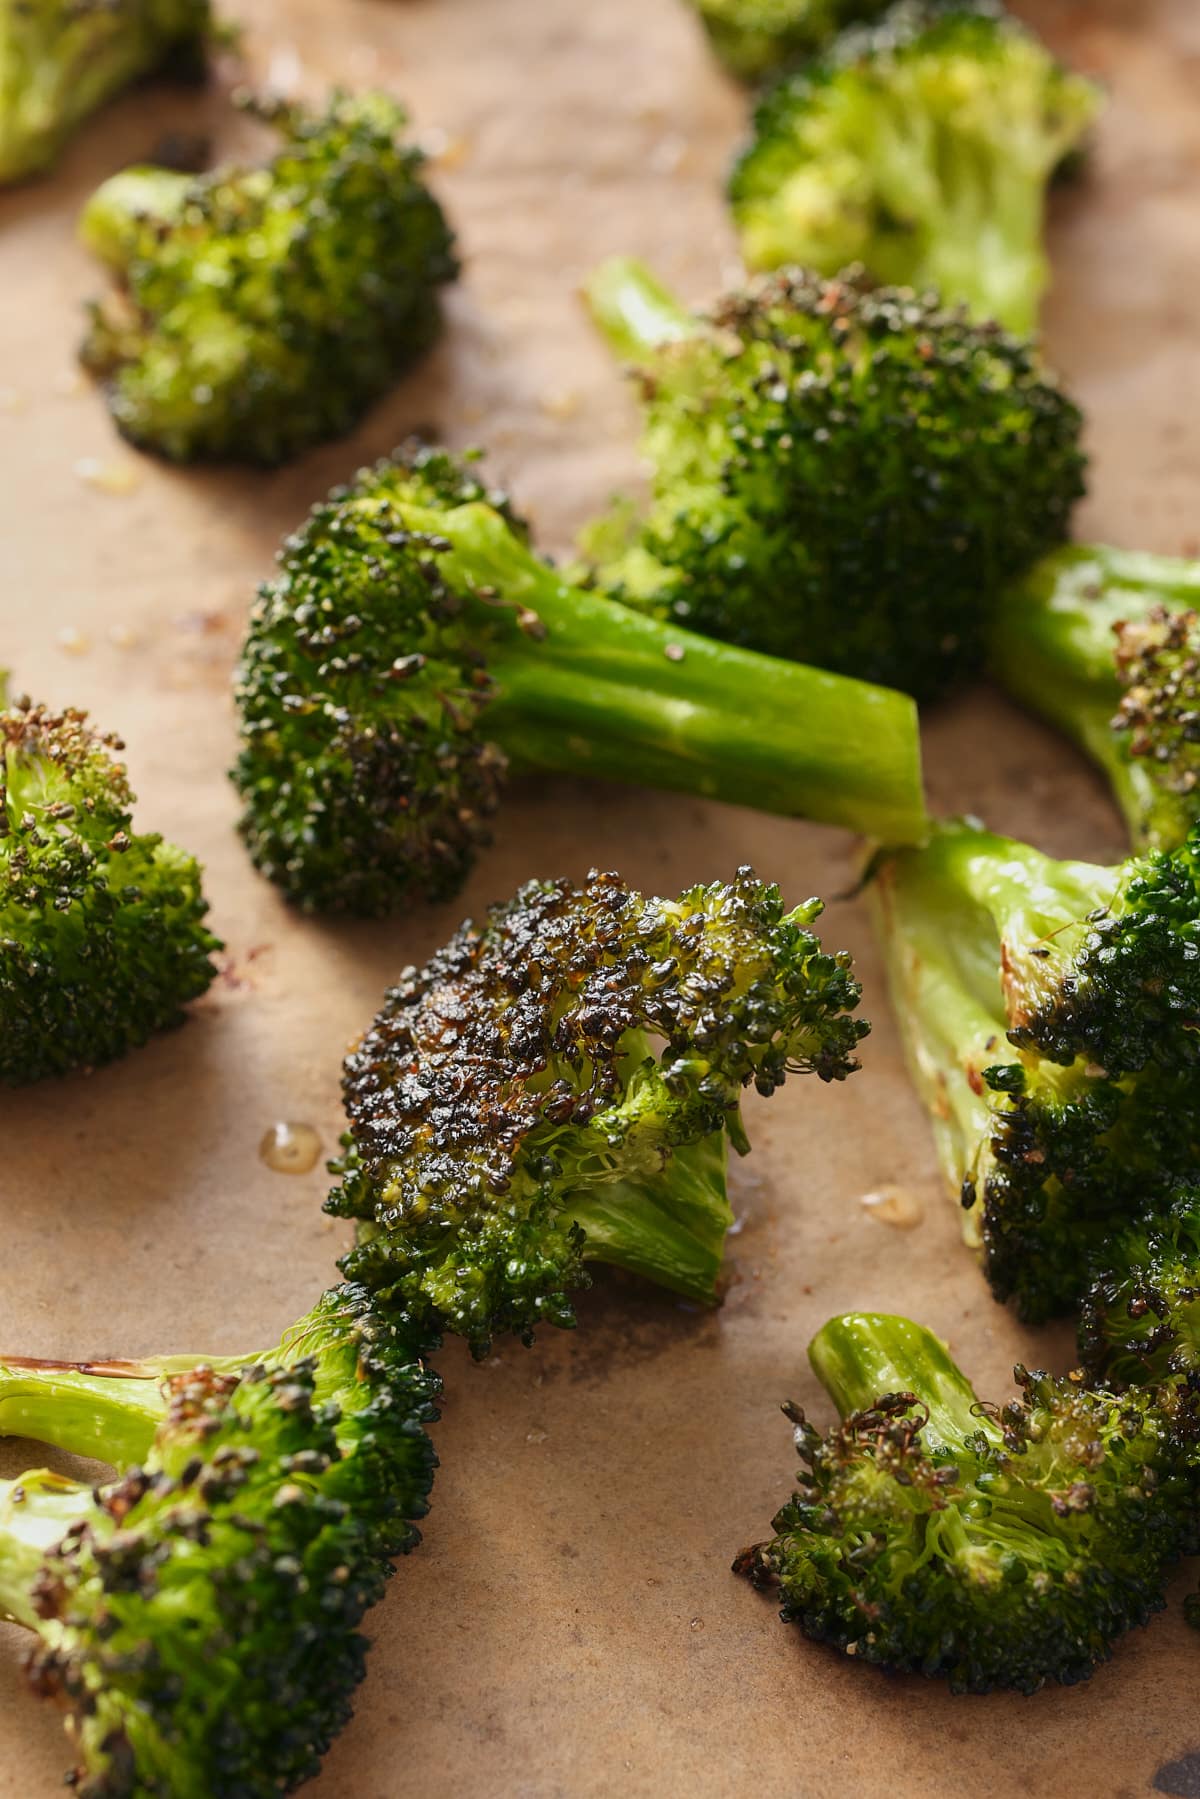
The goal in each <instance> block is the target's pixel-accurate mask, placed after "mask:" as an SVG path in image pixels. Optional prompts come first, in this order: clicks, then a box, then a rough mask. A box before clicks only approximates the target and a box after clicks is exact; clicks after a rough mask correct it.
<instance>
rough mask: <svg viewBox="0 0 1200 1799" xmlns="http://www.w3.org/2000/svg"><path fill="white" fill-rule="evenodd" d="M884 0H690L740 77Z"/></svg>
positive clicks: (869, 12) (772, 68) (771, 66)
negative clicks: (693, 0) (692, 0)
mask: <svg viewBox="0 0 1200 1799" xmlns="http://www.w3.org/2000/svg"><path fill="white" fill-rule="evenodd" d="M888 3H889V0H695V5H696V7H697V10H698V11H699V13H700V17H701V19H702V20H703V21H704V25H705V29H706V30H707V32H708V35H709V38H710V40H711V42H712V47H713V49H714V50H715V51H716V53H717V55H718V56H719V57H720V59H721V61H722V62H723V63H724V64H725V66H726V68H727V69H728V70H729V71H730V73H731V74H733V75H736V76H737V77H738V78H739V80H741V81H761V80H763V78H764V77H765V76H767V75H772V74H774V73H776V72H777V71H778V70H780V69H782V68H785V67H786V66H787V65H788V64H789V63H793V62H796V61H798V60H799V59H800V58H801V57H803V56H808V55H810V54H811V53H812V52H813V51H814V50H819V49H821V48H822V46H823V45H824V44H826V43H827V42H828V41H829V39H830V38H831V37H833V35H834V34H835V32H838V31H840V30H841V29H842V27H843V26H845V25H850V24H853V23H854V21H855V20H857V19H873V18H876V17H877V16H878V14H879V13H881V12H883V11H884V9H885V8H886V6H887V5H888Z"/></svg>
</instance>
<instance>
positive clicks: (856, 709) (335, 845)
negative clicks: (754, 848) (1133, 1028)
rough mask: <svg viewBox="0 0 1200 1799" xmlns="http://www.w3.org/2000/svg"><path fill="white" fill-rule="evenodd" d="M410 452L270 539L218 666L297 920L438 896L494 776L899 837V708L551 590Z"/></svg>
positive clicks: (556, 585)
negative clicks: (565, 777)
mask: <svg viewBox="0 0 1200 1799" xmlns="http://www.w3.org/2000/svg"><path fill="white" fill-rule="evenodd" d="M495 500H496V496H490V495H488V494H486V492H485V490H484V489H483V488H482V487H481V486H480V485H479V483H478V481H477V480H475V478H474V477H473V476H472V475H471V474H470V473H469V472H468V471H467V470H466V469H463V468H460V467H459V466H458V465H457V464H456V463H455V462H454V461H453V460H452V459H451V458H449V457H448V456H445V455H443V454H440V453H437V452H431V451H426V452H422V453H417V454H412V455H409V456H408V458H407V459H403V458H401V459H399V460H396V461H392V462H383V463H380V464H379V466H378V467H377V468H375V469H373V470H364V471H363V472H362V473H360V474H359V476H358V477H357V479H356V480H355V482H354V485H353V486H352V487H350V488H347V489H341V490H338V491H336V492H335V493H334V494H333V495H332V496H331V498H330V500H329V502H328V503H327V504H325V505H323V506H318V507H317V508H316V509H315V510H314V512H313V513H312V515H311V517H310V518H309V520H308V521H307V523H306V524H305V526H304V527H303V529H302V530H301V531H300V532H299V533H298V534H297V535H296V536H295V537H292V538H289V539H288V541H287V542H286V543H285V545H284V547H283V551H282V555H281V559H280V560H281V563H282V572H281V574H280V575H279V576H278V577H277V579H276V580H275V581H273V582H272V583H270V584H269V585H267V586H266V587H264V588H263V589H262V591H261V594H260V597H259V600H258V604H257V605H256V607H255V608H254V611H253V612H252V614H251V619H250V626H249V632H248V635H247V638H246V642H245V646H244V648H243V652H242V659H241V663H240V667H239V669H238V673H237V677H236V693H237V703H238V708H239V712H240V715H241V728H242V750H241V754H240V756H239V758H238V762H237V765H236V767H235V769H234V770H233V779H234V782H235V784H236V786H237V788H238V791H239V793H240V794H241V796H242V799H243V801H244V802H245V812H244V814H243V817H242V824H241V829H242V832H243V835H244V836H245V838H246V841H247V843H248V845H249V848H250V853H251V855H252V857H253V859H254V861H255V862H256V864H257V865H258V866H259V867H260V868H261V869H262V870H263V872H264V873H266V874H267V875H268V876H270V878H271V879H272V880H275V881H277V882H278V883H279V884H280V885H281V886H282V887H283V888H284V890H285V892H286V893H287V894H288V896H289V897H290V898H291V899H293V900H295V901H297V902H298V903H299V904H300V905H302V906H305V907H306V908H308V909H310V910H318V909H320V910H335V909H343V910H351V911H355V912H360V913H367V914H370V913H383V912H387V911H391V910H394V909H395V908H396V907H397V906H399V905H401V904H403V903H405V902H406V901H408V900H409V899H411V898H413V897H420V898H423V899H444V898H446V897H447V896H448V895H451V894H453V893H455V892H456V891H457V890H458V888H459V887H460V885H461V883H462V880H463V877H464V875H465V873H466V871H467V869H468V868H469V867H470V864H471V861H472V860H473V858H474V855H475V853H476V851H477V849H478V847H479V845H480V844H481V843H482V842H484V841H485V840H486V829H487V818H488V816H489V814H490V813H491V812H492V811H494V809H495V806H496V804H497V800H498V796H499V792H500V787H501V783H502V780H503V777H504V773H505V770H506V767H511V769H512V771H513V772H514V773H536V772H543V773H558V774H575V775H583V776H596V777H600V778H612V779H616V780H623V781H634V782H638V783H640V784H643V785H656V786H659V787H665V788H669V789H677V790H681V791H683V792H686V793H697V794H701V795H704V796H707V797H711V798H715V799H724V800H730V801H733V802H734V803H738V804H743V805H752V806H757V807H758V808H760V809H762V810H768V811H773V812H780V813H783V814H785V815H796V814H801V815H808V816H810V817H814V818H819V819H822V820H825V821H827V822H830V823H839V824H845V825H850V826H854V827H857V828H860V829H863V830H869V831H871V832H873V833H875V834H878V835H879V836H881V837H883V838H884V839H886V840H888V841H900V842H915V841H918V840H919V839H920V837H921V835H922V834H923V831H924V828H925V811H924V800H923V796H922V792H921V776H920V743H919V738H918V733H917V725H916V715H915V709H914V708H913V706H912V703H911V701H909V700H908V699H905V698H904V697H902V696H901V695H899V694H895V693H888V692H885V691H883V690H882V689H878V688H872V687H868V686H866V685H865V684H863V683H862V682H857V681H846V680H841V679H839V678H838V677H836V676H833V675H828V674H824V673H821V672H819V671H817V670H814V669H808V668H801V667H797V666H795V665H793V664H791V663H784V662H777V661H772V660H770V659H769V658H767V657H763V656H755V655H751V654H748V653H745V652H739V651H736V650H730V649H726V648H723V647H718V646H717V645H715V644H714V643H712V642H711V641H710V640H709V639H708V638H703V637H694V636H691V635H689V634H688V633H686V632H681V631H678V630H675V629H672V628H669V627H668V626H666V625H663V624H660V623H658V622H657V621H655V620H653V619H650V618H646V617H643V616H641V615H639V614H637V613H634V612H632V611H629V610H627V609H626V608H623V607H617V606H614V605H612V604H610V603H609V601H607V600H606V599H603V598H600V597H599V596H597V595H595V594H591V593H587V592H582V591H579V590H576V589H573V588H571V587H569V586H568V585H567V584H566V583H565V582H564V581H563V580H562V579H561V577H560V576H559V575H558V574H556V573H555V571H554V570H552V569H550V568H548V567H547V566H546V565H545V564H544V563H543V562H541V561H540V560H539V559H538V557H537V556H535V555H534V553H533V552H532V551H531V550H530V549H529V547H528V545H527V544H526V542H525V540H524V533H523V531H522V529H521V527H520V526H519V525H517V524H514V522H513V521H512V519H511V514H510V512H509V510H508V508H507V506H506V504H505V503H504V501H503V500H502V499H501V500H500V501H499V503H498V504H494V503H491V502H493V501H495Z"/></svg>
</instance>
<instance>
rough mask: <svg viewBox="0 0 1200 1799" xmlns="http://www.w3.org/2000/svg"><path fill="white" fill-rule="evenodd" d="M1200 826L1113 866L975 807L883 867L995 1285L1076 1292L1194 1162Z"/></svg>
mask: <svg viewBox="0 0 1200 1799" xmlns="http://www.w3.org/2000/svg"><path fill="white" fill-rule="evenodd" d="M1198 855H1200V831H1198V832H1197V833H1196V834H1195V835H1194V836H1193V837H1191V838H1189V840H1188V842H1187V843H1186V844H1185V845H1184V846H1183V847H1182V848H1181V849H1179V850H1178V851H1175V852H1173V853H1170V854H1168V853H1165V852H1154V853H1150V854H1147V855H1144V856H1140V857H1134V858H1131V859H1130V860H1129V861H1127V862H1125V863H1122V864H1121V865H1120V866H1118V867H1116V868H1101V867H1097V866H1094V865H1092V864H1090V863H1084V862H1056V861H1053V860H1052V859H1051V858H1050V857H1047V856H1043V855H1041V854H1039V853H1038V852H1037V851H1036V850H1033V849H1030V848H1029V847H1028V846H1027V845H1025V844H1021V843H1016V842H1014V841H1012V840H1011V839H1009V838H1003V837H995V836H992V835H991V834H989V833H987V832H985V831H983V830H981V829H979V828H978V827H975V826H972V825H969V824H966V825H964V824H959V825H948V826H944V827H942V828H940V829H939V831H938V832H937V834H936V835H935V837H934V839H933V841H932V843H931V844H930V846H929V848H928V849H927V850H925V851H914V852H911V853H907V852H904V853H900V854H897V855H894V856H889V857H888V858H886V859H885V860H883V861H882V862H881V864H880V865H879V866H878V869H877V878H876V880H875V883H874V893H875V898H876V908H877V916H878V920H879V926H880V935H881V940H882V942H883V946H884V951H885V954H886V957H887V961H888V970H889V976H890V981H891V986H892V994H893V1000H894V1005H895V1010H896V1013H897V1017H898V1019H899V1022H900V1027H901V1031H902V1034H903V1036H904V1038H905V1042H906V1048H907V1051H908V1058H909V1063H910V1067H911V1070H912V1074H913V1078H914V1081H915V1083H916V1085H917V1088H918V1091H919V1092H920V1094H921V1097H922V1098H923V1100H924V1102H925V1104H926V1106H927V1108H928V1110H929V1113H930V1116H931V1119H932V1121H933V1127H934V1133H935V1138H936V1142H937V1148H938V1153H939V1158H940V1160H941V1163H942V1166H943V1169H944V1170H945V1173H946V1176H947V1179H948V1181H949V1183H950V1186H951V1189H952V1191H953V1192H954V1194H955V1195H956V1196H957V1197H959V1198H961V1201H962V1204H963V1206H964V1208H966V1211H965V1229H966V1234H967V1240H968V1242H970V1243H972V1244H973V1245H974V1246H976V1247H980V1248H982V1251H983V1258H984V1264H985V1268H986V1272H987V1275H988V1279H989V1281H990V1282H991V1285H992V1288H993V1291H994V1292H995V1294H996V1297H997V1298H998V1299H1001V1300H1004V1299H1008V1298H1015V1299H1016V1301H1017V1305H1018V1309H1019V1311H1020V1313H1021V1315H1022V1316H1023V1317H1024V1318H1027V1319H1029V1320H1030V1321H1031V1322H1035V1323H1036V1322H1040V1321H1041V1320H1043V1319H1045V1318H1047V1317H1049V1316H1051V1315H1052V1314H1053V1313H1055V1312H1060V1311H1064V1310H1068V1309H1070V1308H1071V1307H1072V1306H1073V1305H1074V1304H1075V1303H1076V1302H1077V1301H1078V1299H1079V1297H1080V1295H1081V1292H1082V1290H1083V1287H1084V1285H1085V1284H1086V1279H1087V1263H1088V1258H1089V1255H1090V1254H1091V1253H1093V1251H1094V1250H1095V1249H1096V1247H1097V1246H1098V1245H1099V1244H1101V1243H1102V1242H1103V1241H1104V1240H1105V1238H1106V1237H1107V1236H1108V1235H1110V1234H1111V1232H1112V1230H1113V1228H1114V1226H1115V1224H1116V1223H1117V1222H1118V1221H1120V1220H1121V1219H1123V1218H1125V1217H1127V1216H1129V1214H1130V1212H1131V1210H1136V1209H1139V1208H1140V1207H1141V1206H1142V1205H1143V1203H1150V1202H1151V1201H1153V1200H1154V1198H1155V1197H1156V1196H1158V1197H1159V1198H1161V1199H1163V1200H1164V1201H1165V1197H1166V1195H1167V1194H1168V1193H1169V1191H1170V1189H1171V1187H1172V1185H1173V1183H1174V1182H1175V1181H1176V1180H1178V1179H1186V1178H1188V1176H1189V1175H1190V1174H1191V1173H1193V1172H1194V1171H1195V1170H1196V1168H1197V1167H1198V1166H1200V1127H1198V1125H1197V1118H1198V1116H1200V1115H1198V1113H1197V1105H1196V1101H1197V1096H1198V1094H1200V1079H1198V1068H1200V1055H1198V1051H1200V1039H1198V1038H1197V1032H1196V1022H1197V1019H1198V1018H1200V955H1198V954H1197V947H1196V943H1197V931H1198V929H1200V888H1198V864H1197V856H1198Z"/></svg>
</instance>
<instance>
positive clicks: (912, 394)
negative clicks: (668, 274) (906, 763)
mask: <svg viewBox="0 0 1200 1799" xmlns="http://www.w3.org/2000/svg"><path fill="white" fill-rule="evenodd" d="M635 284H636V281H635V278H631V285H635ZM639 378H640V383H641V392H642V397H643V402H644V406H645V417H646V428H645V436H644V444H643V447H644V451H645V454H646V456H647V458H648V460H649V462H650V465H651V468H652V471H653V474H652V481H653V493H652V498H651V502H650V505H649V509H648V512H647V514H646V516H645V518H644V519H638V518H637V517H636V516H634V515H632V514H631V513H630V512H629V510H628V509H627V508H626V509H625V510H624V511H623V512H622V511H619V512H618V513H616V514H615V515H614V516H613V517H611V518H610V519H608V520H605V521H602V522H601V524H600V525H598V526H594V527H593V528H592V529H591V531H590V532H589V533H587V534H586V535H585V538H584V551H585V554H586V556H587V557H588V559H589V561H590V563H591V565H592V566H593V568H594V570H595V578H596V579H597V580H598V581H599V583H600V584H601V585H602V586H603V587H604V588H605V589H606V590H607V591H609V592H611V593H613V594H614V596H615V597H616V598H618V599H621V600H624V601H625V602H626V603H629V604H633V605H638V606H642V607H645V608H648V609H649V610H651V611H653V612H655V613H656V614H658V615H659V616H662V617H666V618H671V619H681V620H683V621H684V622H686V623H687V625H689V626H690V627H691V628H692V629H694V630H696V631H700V632H704V633H706V634H708V635H710V636H713V637H718V638H722V639H725V640H727V641H730V642H733V643H737V644H742V645H746V646H748V647H751V648H753V649H757V650H762V651H765V652H767V653H768V654H771V655H775V656H786V657H792V658H795V659H797V660H800V661H803V662H809V663H815V664H817V665H819V666H821V667H825V668H832V669H837V670H839V671H841V672H843V673H847V674H854V675H857V676H859V677H861V678H863V679H866V680H873V681H883V682H886V683H888V684H890V685H892V686H895V687H898V688H900V689H902V690H903V691H904V692H906V693H911V694H913V695H915V696H916V697H917V698H921V699H923V698H930V697H932V696H933V695H935V694H936V693H938V692H939V691H940V690H942V689H943V688H945V687H946V686H947V685H948V684H949V683H950V682H951V681H952V680H953V679H954V678H955V677H956V676H958V675H960V674H962V673H963V672H964V671H966V670H968V669H971V668H974V667H977V666H978V664H979V663H980V661H981V660H982V656H983V634H984V628H985V625H986V622H987V619H988V615H989V612H990V610H991V609H992V607H993V605H994V603H995V601H996V600H997V599H998V597H999V595H1000V592H1001V590H1002V589H1003V587H1004V586H1005V585H1006V584H1007V583H1008V582H1009V581H1010V580H1011V579H1012V577H1013V576H1014V575H1015V574H1017V573H1018V572H1019V571H1020V570H1021V569H1023V568H1024V567H1025V566H1026V565H1027V564H1028V563H1029V562H1030V561H1032V560H1034V559H1035V558H1037V557H1038V556H1040V555H1041V554H1042V553H1043V552H1045V551H1046V550H1048V549H1050V548H1052V547H1053V546H1054V545H1055V544H1057V543H1059V542H1061V541H1062V539H1063V538H1064V537H1065V535H1066V532H1067V529H1068V525H1069V520H1070V514H1071V509H1072V507H1073V505H1074V502H1075V501H1076V500H1077V499H1078V497H1079V495H1080V494H1081V493H1082V491H1083V472H1084V467H1085V462H1084V457H1083V455H1082V453H1081V450H1080V446H1079V437H1080V429H1081V419H1080V414H1079V412H1078V410H1077V409H1076V407H1075V406H1074V405H1073V404H1072V403H1071V401H1070V400H1069V399H1067V397H1066V396H1065V395H1064V394H1063V392H1062V391H1061V390H1060V389H1059V387H1058V386H1057V385H1056V384H1055V382H1054V381H1053V380H1052V379H1051V378H1050V377H1049V375H1048V374H1047V373H1046V371H1045V369H1044V368H1043V367H1042V365H1041V362H1040V360H1039V357H1038V355H1037V353H1036V351H1035V350H1034V348H1033V347H1032V346H1031V345H1030V344H1028V343H1023V342H1019V341H1017V340H1015V339H1013V338H1010V337H1007V336H1005V335H1004V334H1003V333H1002V332H1000V331H999V330H997V329H996V328H995V327H993V326H987V325H976V324H972V323H971V322H970V321H968V320H967V319H966V318H965V317H964V316H963V315H962V313H961V312H960V311H956V310H947V309H945V308H943V307H942V306H941V305H940V304H939V303H938V302H937V300H936V299H935V298H933V297H931V296H928V295H927V296H925V297H918V296H916V295H914V294H912V293H911V292H905V291H896V290H894V289H886V288H885V289H876V288H873V287H872V286H871V285H870V283H869V282H867V281H866V280H865V279H864V278H863V277H862V276H861V274H857V273H855V272H853V271H851V272H849V273H847V274H844V275H842V276H840V277H839V278H838V279H836V280H825V279H822V278H821V277H819V276H816V275H809V274H805V273H801V272H799V271H785V272H781V273H779V274H777V275H775V276H774V277H771V278H767V279H759V280H757V281H755V282H752V283H751V284H750V285H749V287H748V288H747V289H746V290H745V291H744V292H742V293H740V294H736V295H732V296H730V297H729V298H727V299H726V300H724V301H723V302H721V303H720V304H719V305H718V306H717V307H716V309H715V310H714V311H713V312H712V313H711V314H710V315H708V316H707V317H706V318H704V319H702V320H696V321H693V323H692V328H691V329H690V330H689V331H687V332H686V333H685V334H683V335H681V336H679V337H677V338H676V340H675V341H672V342H663V343H659V344H658V345H657V346H654V347H653V348H651V349H649V350H648V354H647V356H646V358H645V367H644V368H643V370H642V371H641V374H640V377H639Z"/></svg>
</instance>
